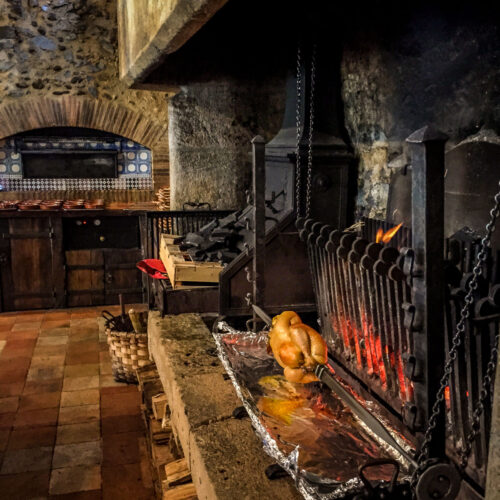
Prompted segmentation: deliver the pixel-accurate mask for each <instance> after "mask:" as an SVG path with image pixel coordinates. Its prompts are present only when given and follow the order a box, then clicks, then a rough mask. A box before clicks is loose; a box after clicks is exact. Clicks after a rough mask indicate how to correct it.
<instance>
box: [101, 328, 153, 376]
mask: <svg viewBox="0 0 500 500" xmlns="http://www.w3.org/2000/svg"><path fill="white" fill-rule="evenodd" d="M106 336H107V338H108V344H109V354H110V355H111V366H112V369H113V376H114V378H115V380H116V381H117V382H127V383H128V384H137V375H136V374H135V370H136V368H140V367H142V366H145V365H148V364H150V363H151V361H150V360H149V350H148V334H147V333H135V332H134V333H127V332H117V331H114V330H111V329H110V328H106Z"/></svg>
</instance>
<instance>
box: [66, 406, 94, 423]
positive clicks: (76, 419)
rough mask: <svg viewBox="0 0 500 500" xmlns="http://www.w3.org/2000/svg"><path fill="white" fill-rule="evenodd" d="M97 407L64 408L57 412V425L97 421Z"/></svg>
mask: <svg viewBox="0 0 500 500" xmlns="http://www.w3.org/2000/svg"><path fill="white" fill-rule="evenodd" d="M99 410H100V407H99V405H81V406H65V407H64V408H60V410H59V425H66V424H77V423H80V422H90V421H95V420H99V418H100V411H99Z"/></svg>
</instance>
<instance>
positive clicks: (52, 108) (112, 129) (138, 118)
mask: <svg viewBox="0 0 500 500" xmlns="http://www.w3.org/2000/svg"><path fill="white" fill-rule="evenodd" d="M48 127H82V128H87V129H95V130H100V131H104V132H108V133H112V134H116V135H119V136H122V137H125V138H127V139H131V140H132V141H134V142H136V143H139V144H142V145H144V146H146V147H147V148H149V149H150V150H151V156H152V165H153V171H152V174H153V175H152V177H153V187H154V189H157V188H158V187H161V186H164V185H168V180H169V179H168V135H167V124H159V123H157V122H155V121H154V120H152V119H150V118H149V117H146V116H144V115H143V114H140V113H136V112H134V111H132V110H130V109H129V108H127V107H125V106H121V105H118V104H113V103H111V102H107V101H97V100H93V99H89V98H81V97H74V96H65V97H63V98H60V99H34V98H26V99H19V100H18V101H15V102H12V103H7V104H4V105H2V106H0V139H4V138H7V137H11V136H13V135H16V134H19V133H21V132H27V131H30V130H36V129H41V128H48ZM110 193H111V192H110ZM110 193H108V195H107V196H106V195H104V197H105V198H108V199H110ZM53 194H54V195H57V196H60V193H53ZM80 194H81V196H84V194H83V193H80ZM115 194H116V195H117V198H118V199H117V201H147V200H148V199H152V197H153V191H152V190H149V192H143V193H138V192H137V190H134V191H130V192H125V193H115ZM16 195H18V196H19V197H20V198H25V197H26V196H24V195H23V193H13V192H10V193H7V192H5V193H2V195H1V196H2V198H3V199H9V198H15V197H16ZM75 195H76V193H75Z"/></svg>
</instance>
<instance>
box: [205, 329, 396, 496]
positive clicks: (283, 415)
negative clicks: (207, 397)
mask: <svg viewBox="0 0 500 500" xmlns="http://www.w3.org/2000/svg"><path fill="white" fill-rule="evenodd" d="M213 335H214V338H215V342H216V344H217V350H218V355H219V358H220V359H221V361H222V363H223V365H224V367H225V369H226V371H227V373H228V375H229V377H230V378H231V381H232V383H233V385H234V388H235V390H236V392H237V394H238V396H239V398H240V399H241V401H242V403H243V405H244V406H245V408H246V410H247V412H248V414H249V416H250V419H251V421H252V425H253V427H254V429H255V431H256V433H257V435H258V436H259V437H260V439H261V440H262V443H263V447H264V450H265V451H266V453H268V454H269V455H270V456H271V457H272V458H274V459H275V460H276V462H277V463H278V464H279V465H281V467H283V468H284V469H285V470H286V471H287V472H288V473H289V474H290V475H291V476H292V478H293V479H294V480H295V482H296V485H297V488H298V490H299V491H300V493H301V494H302V495H303V497H304V498H306V499H311V500H312V499H321V500H327V499H334V498H342V497H345V496H349V494H352V493H354V492H355V491H357V490H359V489H360V487H361V481H360V480H359V478H358V468H359V467H360V466H361V465H364V464H365V463H366V462H368V461H369V460H370V459H378V458H396V459H399V458H400V457H397V456H394V455H393V454H391V450H390V449H388V447H384V446H383V445H382V444H381V443H380V442H379V441H377V439H376V437H375V436H374V435H373V434H372V433H371V432H370V430H369V429H368V428H367V427H366V426H365V425H364V424H363V423H362V422H361V421H359V419H357V417H356V416H355V415H354V414H353V413H352V412H351V411H350V409H349V408H348V407H346V406H345V405H344V403H343V402H342V401H341V400H340V399H339V398H337V397H336V396H335V395H334V394H332V393H331V391H330V390H329V389H328V388H326V387H324V386H323V385H322V384H320V383H313V384H307V385H301V384H292V383H290V382H288V381H287V380H286V379H285V378H284V377H283V376H282V368H281V367H280V366H279V365H278V364H277V363H276V362H275V360H274V358H273V357H272V354H269V353H268V350H267V339H268V335H267V332H259V333H253V332H241V331H237V330H235V329H233V328H231V327H230V326H229V325H228V324H227V323H225V322H218V323H216V325H215V327H214V333H213ZM393 471H394V469H393V468H392V467H391V466H386V468H385V469H384V468H383V466H382V467H380V468H378V469H377V474H378V477H377V478H376V479H385V480H389V479H390V477H391V474H392V472H393Z"/></svg>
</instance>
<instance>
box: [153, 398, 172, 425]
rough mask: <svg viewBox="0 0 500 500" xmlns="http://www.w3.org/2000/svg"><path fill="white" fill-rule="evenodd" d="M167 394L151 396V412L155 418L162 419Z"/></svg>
mask: <svg viewBox="0 0 500 500" xmlns="http://www.w3.org/2000/svg"><path fill="white" fill-rule="evenodd" d="M167 404H168V402H167V396H166V394H165V393H161V394H157V395H156V396H153V397H152V398H151V405H152V406H153V414H154V416H155V418H156V419H158V420H162V419H163V417H164V416H165V409H166V407H167Z"/></svg>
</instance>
